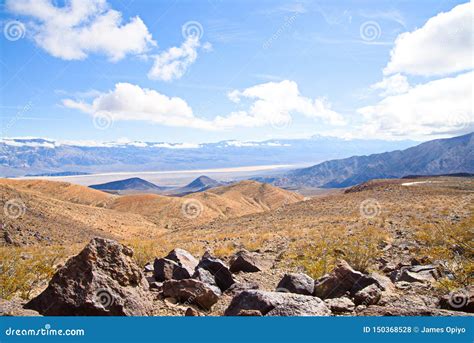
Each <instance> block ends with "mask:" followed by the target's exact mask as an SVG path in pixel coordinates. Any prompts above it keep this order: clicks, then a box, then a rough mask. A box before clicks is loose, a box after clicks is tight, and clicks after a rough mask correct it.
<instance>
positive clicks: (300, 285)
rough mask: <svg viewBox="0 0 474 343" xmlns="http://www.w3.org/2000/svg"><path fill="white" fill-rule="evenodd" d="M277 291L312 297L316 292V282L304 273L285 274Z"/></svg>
mask: <svg viewBox="0 0 474 343" xmlns="http://www.w3.org/2000/svg"><path fill="white" fill-rule="evenodd" d="M277 291H278V292H290V293H296V294H303V295H312V294H313V292H314V280H313V278H312V277H310V276H309V275H306V274H303V273H290V274H285V276H283V279H281V281H280V282H279V283H278V286H277Z"/></svg>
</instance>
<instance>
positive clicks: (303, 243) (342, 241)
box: [287, 227, 387, 278]
mask: <svg viewBox="0 0 474 343" xmlns="http://www.w3.org/2000/svg"><path fill="white" fill-rule="evenodd" d="M386 239H387V234H386V233H385V232H384V231H383V230H382V229H379V228H375V227H366V228H361V229H357V230H355V229H354V230H349V229H347V228H340V227H334V228H326V229H324V230H317V231H314V232H311V233H309V234H308V235H307V237H305V239H301V240H297V241H296V242H295V243H294V244H293V245H292V246H291V247H290V252H289V253H288V254H287V257H288V258H290V259H291V260H292V261H293V264H294V265H295V266H298V267H299V266H301V267H303V268H304V270H305V272H306V273H307V274H309V275H310V276H312V277H313V278H319V277H321V276H323V275H324V274H326V273H328V272H330V271H331V270H332V269H333V268H334V265H335V264H336V261H337V260H338V259H344V260H346V261H347V262H348V263H349V264H350V265H351V266H352V267H353V268H354V269H356V270H359V271H362V272H367V271H368V270H369V267H370V265H372V264H373V263H374V261H375V259H376V258H377V257H379V256H380V255H381V253H382V251H381V249H380V243H381V242H382V241H384V240H386Z"/></svg>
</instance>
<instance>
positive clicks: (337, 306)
mask: <svg viewBox="0 0 474 343" xmlns="http://www.w3.org/2000/svg"><path fill="white" fill-rule="evenodd" d="M324 303H325V304H326V306H327V307H329V309H330V310H331V312H333V313H336V314H339V313H344V312H352V311H354V309H355V304H354V302H353V301H352V300H351V299H349V298H346V297H342V298H332V299H326V300H324Z"/></svg>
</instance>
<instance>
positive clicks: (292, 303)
mask: <svg viewBox="0 0 474 343" xmlns="http://www.w3.org/2000/svg"><path fill="white" fill-rule="evenodd" d="M243 310H252V311H259V312H260V313H261V314H262V315H268V316H329V315H331V311H330V310H329V309H328V307H327V306H326V304H324V302H323V301H322V300H321V299H319V298H316V297H313V296H307V295H300V294H293V293H280V292H266V291H260V290H248V291H243V292H240V293H239V294H237V295H236V296H235V297H234V298H233V299H232V302H231V303H230V305H229V307H228V308H227V309H226V310H225V313H224V315H226V316H237V315H239V314H240V313H242V311H243Z"/></svg>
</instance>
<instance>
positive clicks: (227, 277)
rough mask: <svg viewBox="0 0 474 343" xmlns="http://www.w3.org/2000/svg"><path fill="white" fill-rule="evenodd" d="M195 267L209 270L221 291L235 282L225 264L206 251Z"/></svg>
mask: <svg viewBox="0 0 474 343" xmlns="http://www.w3.org/2000/svg"><path fill="white" fill-rule="evenodd" d="M197 268H202V269H205V270H207V271H209V272H210V273H211V274H212V275H213V276H214V279H215V280H216V284H217V286H219V288H220V289H221V291H222V292H224V291H225V290H226V289H228V288H229V287H230V286H232V285H233V284H234V283H235V280H234V278H233V276H232V273H231V272H230V270H229V268H228V267H227V265H226V264H225V263H224V262H223V261H222V260H220V259H218V258H216V257H213V256H211V255H210V254H209V253H208V252H206V253H205V254H204V255H203V256H202V258H201V261H199V264H198V266H197Z"/></svg>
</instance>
